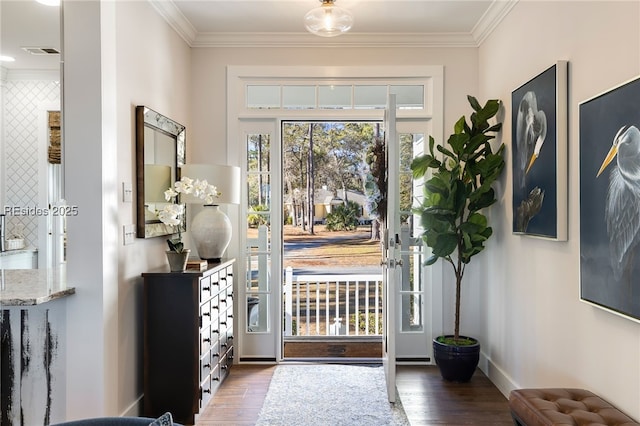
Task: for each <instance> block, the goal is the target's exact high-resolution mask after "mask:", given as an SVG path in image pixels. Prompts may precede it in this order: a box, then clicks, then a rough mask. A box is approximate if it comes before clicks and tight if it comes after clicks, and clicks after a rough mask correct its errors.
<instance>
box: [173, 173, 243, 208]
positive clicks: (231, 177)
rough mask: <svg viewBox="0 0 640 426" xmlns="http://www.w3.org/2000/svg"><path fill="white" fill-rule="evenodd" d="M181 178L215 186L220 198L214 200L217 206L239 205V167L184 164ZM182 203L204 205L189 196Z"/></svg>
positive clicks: (186, 195) (199, 200)
mask: <svg viewBox="0 0 640 426" xmlns="http://www.w3.org/2000/svg"><path fill="white" fill-rule="evenodd" d="M181 170H182V176H187V177H190V178H191V179H200V180H203V179H206V181H207V182H208V183H209V184H211V185H215V186H216V188H218V192H220V196H219V197H218V198H216V199H215V200H214V203H213V204H215V205H218V204H240V167H236V166H226V165H220V164H185V165H184V166H182V168H181ZM183 202H185V203H191V204H204V202H203V201H202V200H201V199H199V198H196V197H193V196H191V195H190V194H185V196H184V198H183Z"/></svg>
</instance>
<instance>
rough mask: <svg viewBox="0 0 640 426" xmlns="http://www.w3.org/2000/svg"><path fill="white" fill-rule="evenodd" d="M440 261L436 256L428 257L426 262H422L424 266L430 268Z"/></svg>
mask: <svg viewBox="0 0 640 426" xmlns="http://www.w3.org/2000/svg"><path fill="white" fill-rule="evenodd" d="M438 259H440V258H439V257H438V256H429V258H428V259H427V260H425V261H424V265H425V266H431V265H433V264H434V263H436V262H437V261H438Z"/></svg>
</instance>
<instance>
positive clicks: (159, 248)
mask: <svg viewBox="0 0 640 426" xmlns="http://www.w3.org/2000/svg"><path fill="white" fill-rule="evenodd" d="M64 11H65V20H64V25H65V46H64V51H65V61H66V63H65V106H64V107H65V114H66V116H65V126H66V132H65V138H66V139H65V143H66V146H65V148H66V155H67V156H66V158H65V159H66V161H67V165H66V178H67V180H66V188H67V191H66V192H67V200H68V202H69V204H71V205H77V206H78V210H79V215H78V216H77V217H75V218H73V220H69V224H68V227H69V250H68V251H69V257H68V277H69V281H70V283H71V285H74V286H76V288H77V292H76V295H74V296H73V297H71V298H69V303H68V325H69V334H68V335H69V339H68V350H67V355H68V356H67V394H68V397H67V418H68V419H76V418H83V417H93V416H99V415H123V414H126V415H138V414H141V411H140V409H141V396H142V391H143V383H142V375H143V368H142V308H143V305H142V299H141V294H142V279H141V277H140V274H141V273H142V272H144V271H147V270H149V269H152V268H154V267H157V266H161V265H165V264H166V257H165V253H164V252H165V249H166V243H165V239H164V238H153V239H149V240H142V239H136V241H135V243H134V244H132V245H127V246H124V245H123V237H122V227H123V225H125V224H133V223H135V208H136V206H135V203H124V202H122V183H123V182H128V183H131V184H132V185H133V187H134V194H133V199H134V200H135V199H136V194H135V114H134V111H135V106H136V105H138V104H140V105H147V106H149V107H151V108H153V109H154V110H156V111H158V112H160V113H163V114H164V115H166V116H168V117H171V118H173V119H175V120H176V121H178V122H180V123H182V124H184V125H187V127H188V125H189V123H188V118H189V114H188V112H189V108H188V99H189V98H188V95H189V93H188V87H189V78H188V76H189V69H190V50H189V48H188V47H187V45H186V44H185V43H184V42H183V41H182V39H180V37H179V36H178V35H177V34H176V33H175V32H174V31H173V30H172V29H171V28H170V26H169V25H168V24H167V23H166V22H165V21H164V20H163V19H162V18H160V17H159V15H158V14H157V13H156V12H155V10H154V9H153V7H152V6H151V5H150V3H148V2H140V1H122V2H112V1H104V2H100V1H74V2H66V3H65V9H64ZM116 28H117V31H116ZM187 143H188V142H187Z"/></svg>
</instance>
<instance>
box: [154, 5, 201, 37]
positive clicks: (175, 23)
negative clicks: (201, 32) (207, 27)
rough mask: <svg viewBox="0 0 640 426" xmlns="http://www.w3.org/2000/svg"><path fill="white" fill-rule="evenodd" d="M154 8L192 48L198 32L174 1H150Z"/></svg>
mask: <svg viewBox="0 0 640 426" xmlns="http://www.w3.org/2000/svg"><path fill="white" fill-rule="evenodd" d="M148 1H149V3H151V5H152V6H153V8H154V9H155V10H156V12H158V13H159V14H160V16H162V17H163V18H164V20H165V21H167V23H168V24H169V25H170V26H171V28H173V29H174V30H175V32H176V33H178V35H179V36H180V37H182V39H183V40H184V41H185V42H186V43H187V44H188V45H189V46H191V47H193V46H192V44H193V41H194V40H195V39H196V36H197V34H198V32H197V31H196V29H195V27H194V26H193V25H192V24H191V22H189V20H188V19H187V18H186V17H185V16H184V15H183V14H182V12H181V11H180V9H178V7H177V6H176V5H175V3H174V2H173V0H169V1H166V0H148Z"/></svg>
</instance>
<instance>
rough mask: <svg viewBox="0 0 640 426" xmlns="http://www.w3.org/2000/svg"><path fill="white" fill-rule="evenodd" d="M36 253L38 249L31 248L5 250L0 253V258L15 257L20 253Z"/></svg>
mask: <svg viewBox="0 0 640 426" xmlns="http://www.w3.org/2000/svg"><path fill="white" fill-rule="evenodd" d="M37 251H38V249H35V248H31V247H26V248H21V249H18V250H5V251H0V256H3V257H4V256H15V255H17V254H21V253H36V252H37Z"/></svg>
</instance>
